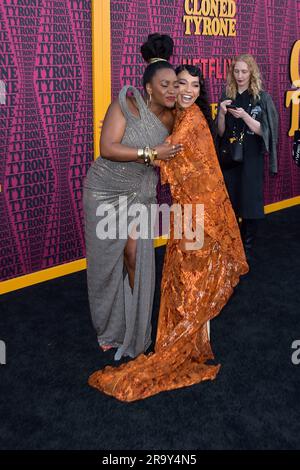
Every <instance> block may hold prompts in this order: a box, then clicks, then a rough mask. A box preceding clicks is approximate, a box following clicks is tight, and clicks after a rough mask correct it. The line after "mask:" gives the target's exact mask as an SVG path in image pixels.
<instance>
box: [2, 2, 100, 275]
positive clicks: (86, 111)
mask: <svg viewBox="0 0 300 470" xmlns="http://www.w3.org/2000/svg"><path fill="white" fill-rule="evenodd" d="M90 3H91V2H90V1H82V0H78V1H77V0H60V1H59V0H1V2H0V79H1V80H2V81H3V82H4V83H5V85H6V99H5V104H1V105H0V183H1V185H2V192H1V193H0V214H1V216H0V217H1V224H0V279H1V280H5V279H9V278H13V277H17V276H21V275H24V274H27V273H31V272H34V271H39V270H42V269H45V268H49V267H52V266H55V265H58V264H62V263H65V262H69V261H73V260H76V259H79V258H83V257H84V256H85V252H84V234H83V223H82V221H83V213H82V202H81V200H82V180H83V177H84V176H85V174H86V172H87V169H88V167H89V165H90V163H91V161H92V160H93V110H92V106H93V103H92V44H91V5H90Z"/></svg>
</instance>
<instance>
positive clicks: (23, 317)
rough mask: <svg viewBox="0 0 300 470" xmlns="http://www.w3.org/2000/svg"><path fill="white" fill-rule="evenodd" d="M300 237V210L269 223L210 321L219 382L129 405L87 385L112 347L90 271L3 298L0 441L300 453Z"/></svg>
mask: <svg viewBox="0 0 300 470" xmlns="http://www.w3.org/2000/svg"><path fill="white" fill-rule="evenodd" d="M299 239H300V206H296V207H294V208H290V209H287V210H284V211H280V212H277V213H274V214H271V215H269V216H267V218H266V220H265V221H263V222H262V225H261V230H260V236H259V239H258V242H257V247H256V248H257V249H256V252H257V256H256V259H255V262H254V263H253V266H252V270H251V273H250V274H249V275H248V276H247V277H245V278H244V279H243V280H242V281H241V283H240V285H239V286H238V288H237V289H236V292H235V294H234V296H233V297H232V298H231V300H230V302H229V303H228V305H227V306H226V307H225V308H224V310H223V312H222V313H221V315H220V316H219V317H217V318H216V319H215V320H214V321H213V322H212V324H211V329H212V331H211V336H212V345H213V349H214V352H215V355H216V360H217V361H218V362H220V363H221V364H222V367H221V370H220V373H219V375H218V377H217V379H216V380H215V381H213V382H204V383H201V384H199V385H195V386H193V387H190V388H186V389H181V390H177V391H172V392H166V393H162V394H160V395H158V396H155V397H152V398H149V399H147V400H145V401H141V402H136V403H132V404H123V403H119V402H118V401H116V400H115V399H112V398H109V397H107V396H104V395H102V394H101V393H99V392H97V391H96V390H94V389H92V388H90V387H88V385H87V378H88V376H89V374H90V373H91V372H93V371H94V370H96V369H98V368H101V367H102V366H103V365H104V364H105V363H108V362H109V363H112V356H113V353H112V352H107V353H105V354H103V353H101V352H100V351H99V349H98V348H97V343H96V339H95V335H94V331H93V329H92V326H91V323H90V319H89V309H88V302H87V292H86V278H85V272H81V273H76V274H73V275H70V276H67V277H64V278H60V279H56V280H53V281H50V282H47V283H43V284H39V285H36V286H33V287H29V288H26V289H23V290H20V291H16V292H13V293H10V294H6V295H4V296H2V298H1V304H0V308H1V315H0V339H2V340H4V341H5V342H6V344H7V364H6V365H5V366H0V388H1V394H0V417H1V418H0V448H1V449H108V450H114V449H123V450H125V449H127V450H128V449H132V450H133V449H149V450H151V449H156V450H163V449H173V450H179V449H299V448H300V432H299V416H300V400H299V390H300V365H298V366H297V365H293V364H292V361H291V355H292V352H293V351H292V349H291V344H292V342H293V341H294V340H295V339H300V308H299V305H300V281H299V278H300V243H299V241H300V240H299ZM163 252H164V249H163V248H160V249H158V250H157V265H158V272H160V270H161V265H162V260H163ZM158 278H159V275H158ZM158 281H159V279H158ZM157 284H158V285H159V282H157ZM158 300H159V293H158V292H157V294H156V305H155V311H156V310H157V307H158Z"/></svg>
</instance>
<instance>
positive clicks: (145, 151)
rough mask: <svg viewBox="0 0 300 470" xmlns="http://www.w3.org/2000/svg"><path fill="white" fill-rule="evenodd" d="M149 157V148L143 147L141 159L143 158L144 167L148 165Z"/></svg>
mask: <svg viewBox="0 0 300 470" xmlns="http://www.w3.org/2000/svg"><path fill="white" fill-rule="evenodd" d="M150 155H151V151H150V147H145V148H144V153H143V158H144V163H145V165H146V166H149V165H150Z"/></svg>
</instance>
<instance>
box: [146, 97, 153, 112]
mask: <svg viewBox="0 0 300 470" xmlns="http://www.w3.org/2000/svg"><path fill="white" fill-rule="evenodd" d="M151 100H152V95H151V93H149V95H148V99H147V103H146V104H147V108H149V109H150V107H151Z"/></svg>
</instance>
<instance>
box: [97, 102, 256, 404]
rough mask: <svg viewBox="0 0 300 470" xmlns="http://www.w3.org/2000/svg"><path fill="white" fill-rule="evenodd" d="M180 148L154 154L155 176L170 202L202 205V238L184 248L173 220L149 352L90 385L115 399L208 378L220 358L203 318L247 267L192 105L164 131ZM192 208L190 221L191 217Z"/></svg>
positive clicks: (208, 141)
mask: <svg viewBox="0 0 300 470" xmlns="http://www.w3.org/2000/svg"><path fill="white" fill-rule="evenodd" d="M169 140H170V141H171V142H172V143H182V144H183V145H184V150H183V152H181V154H179V155H178V156H177V157H176V158H174V159H173V160H171V161H168V162H161V161H160V169H161V178H162V182H163V183H166V182H168V183H169V184H170V187H171V192H172V196H173V203H177V204H179V205H180V206H181V209H182V210H183V205H184V204H191V205H192V206H193V207H194V208H196V204H204V244H203V247H202V248H201V249H195V250H189V249H187V246H188V245H187V242H188V240H187V239H186V238H185V237H183V238H182V239H176V238H174V233H173V229H174V226H173V225H174V221H173V222H172V221H171V234H170V239H169V240H168V243H167V249H166V255H165V261H164V269H163V278H162V288H161V304H160V311H159V322H158V333H157V339H156V344H155V352H154V353H151V354H149V355H145V354H141V355H139V356H138V357H137V358H136V359H134V360H133V361H130V362H128V363H126V364H122V365H121V366H119V367H111V366H107V367H105V368H104V369H103V370H100V371H96V372H95V373H93V374H92V375H91V376H90V378H89V384H90V385H91V386H92V387H95V388H97V389H98V390H100V391H102V392H104V393H106V394H108V395H112V396H114V397H116V398H117V399H119V400H122V401H134V400H139V399H143V398H146V397H149V396H151V395H155V394H157V393H159V392H162V391H165V390H172V389H176V388H180V387H185V386H188V385H192V384H195V383H199V382H201V381H202V380H209V379H210V380H213V379H214V378H215V377H216V375H217V373H218V371H219V368H220V365H211V364H206V361H207V360H208V359H214V356H213V353H212V350H211V346H210V342H209V339H208V334H207V321H208V320H210V319H212V318H214V317H215V316H216V315H218V314H219V313H220V311H221V310H222V308H223V307H224V305H225V304H226V303H227V301H228V299H229V297H230V296H231V294H232V292H233V288H234V287H235V286H236V285H237V283H238V282H239V276H240V275H243V274H246V273H247V271H248V265H247V263H246V259H245V254H244V249H243V245H242V242H241V239H240V233H239V228H238V225H237V221H236V218H235V215H234V212H233V210H232V207H231V203H230V200H229V197H228V193H227V191H226V188H225V184H224V180H223V176H222V173H221V170H220V168H219V163H218V160H217V156H216V152H215V148H214V144H213V140H212V137H211V134H210V131H209V128H208V125H207V123H206V120H205V118H204V116H203V114H202V112H201V110H200V109H199V108H198V106H197V105H193V106H191V107H190V108H188V109H187V110H184V111H181V112H177V116H176V121H175V127H174V130H173V133H172V136H171V137H170V138H169ZM197 221H198V220H196V211H194V213H193V226H195V224H196V222H197Z"/></svg>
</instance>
